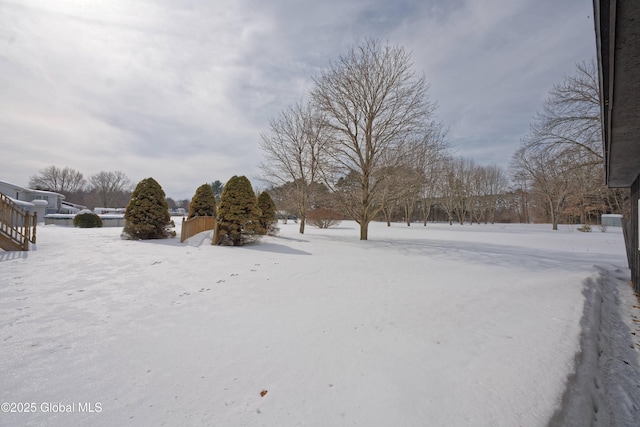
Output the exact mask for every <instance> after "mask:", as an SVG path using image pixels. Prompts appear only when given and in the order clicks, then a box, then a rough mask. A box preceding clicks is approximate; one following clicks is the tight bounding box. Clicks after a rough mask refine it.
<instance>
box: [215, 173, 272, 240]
mask: <svg viewBox="0 0 640 427" xmlns="http://www.w3.org/2000/svg"><path fill="white" fill-rule="evenodd" d="M260 213H261V212H260V209H259V208H258V201H257V199H256V195H255V193H254V192H253V188H251V182H249V180H248V179H247V178H246V177H245V176H240V177H238V176H233V177H232V178H231V179H230V180H229V181H228V182H227V183H226V184H225V186H224V191H223V192H222V196H221V197H220V206H218V212H217V215H218V224H217V228H216V231H215V234H214V241H213V243H214V244H217V245H221V244H225V245H233V246H242V245H244V244H245V243H250V242H253V241H255V240H257V239H258V238H260V234H262V233H261V227H260Z"/></svg>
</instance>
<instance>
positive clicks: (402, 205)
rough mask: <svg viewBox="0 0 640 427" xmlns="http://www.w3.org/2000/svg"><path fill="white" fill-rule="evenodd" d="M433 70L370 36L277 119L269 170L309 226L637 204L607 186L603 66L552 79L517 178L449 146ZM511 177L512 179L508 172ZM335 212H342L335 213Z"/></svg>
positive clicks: (267, 154) (537, 216) (268, 177)
mask: <svg viewBox="0 0 640 427" xmlns="http://www.w3.org/2000/svg"><path fill="white" fill-rule="evenodd" d="M428 88H429V86H428V84H427V83H426V82H425V79H424V77H421V76H417V75H416V74H415V73H414V72H413V71H412V69H411V61H410V56H409V55H408V54H407V53H406V52H405V50H404V49H403V48H402V47H398V46H389V45H382V44H381V43H380V42H379V41H377V40H366V41H365V42H364V43H362V44H361V45H359V46H356V47H352V48H351V49H350V50H348V52H347V53H346V54H345V55H343V56H340V57H339V58H338V59H337V60H336V61H335V62H333V63H331V64H330V65H329V66H328V68H327V69H326V70H324V71H322V72H321V73H320V75H319V76H317V77H315V78H313V86H312V88H311V89H310V91H309V93H308V96H307V98H306V99H307V100H306V101H304V102H303V101H299V102H297V103H295V104H294V105H293V106H289V107H287V108H285V109H284V110H282V111H281V112H280V113H279V114H277V115H276V116H275V117H273V118H272V119H271V120H270V121H269V127H268V130H267V131H266V132H265V133H263V134H262V136H261V143H260V147H261V149H262V152H263V155H264V161H263V163H261V165H260V167H261V169H262V172H263V177H264V180H265V181H266V182H268V183H270V185H271V188H270V190H269V192H270V193H271V194H272V196H273V198H274V200H275V203H276V205H277V207H278V209H279V210H280V211H285V212H288V213H294V215H296V216H297V217H298V219H299V223H300V225H299V227H300V229H299V231H300V233H304V231H305V223H306V220H307V217H308V215H309V213H310V212H312V211H314V210H318V209H324V210H330V211H332V212H334V213H335V212H337V213H338V215H342V216H343V217H346V218H350V219H353V220H355V221H356V222H357V223H358V224H360V238H361V239H363V240H366V239H367V238H368V232H367V227H368V224H369V222H370V221H372V220H384V221H386V222H387V224H390V223H391V222H392V221H404V222H406V224H407V225H411V223H413V222H416V221H420V222H422V223H423V224H424V225H426V224H427V223H428V221H430V220H440V221H447V222H449V223H450V224H453V223H454V222H456V223H460V224H464V223H465V222H468V223H487V222H491V223H493V222H496V221H501V222H549V223H551V224H552V226H553V228H554V229H557V224H558V223H559V222H570V223H578V222H579V223H596V222H598V221H599V218H600V215H601V214H602V213H619V212H622V211H624V209H625V206H627V205H628V196H627V194H626V192H625V191H623V190H611V189H607V188H606V187H605V185H604V179H603V172H604V165H603V155H602V152H603V150H602V137H601V135H602V134H601V128H600V126H601V125H600V110H599V108H600V102H599V90H598V81H597V73H596V69H595V64H594V63H593V62H592V63H580V64H578V65H577V72H576V74H575V75H574V76H569V77H565V79H564V81H563V82H562V83H561V84H558V85H556V86H554V88H553V89H552V90H551V91H550V93H549V96H548V98H547V100H546V101H545V103H544V105H543V108H542V111H541V112H539V113H538V114H537V115H536V116H535V117H534V121H533V123H532V125H531V129H530V133H529V134H528V136H527V137H526V138H524V139H523V140H522V142H521V146H520V148H519V149H518V150H517V152H516V153H515V154H514V155H513V158H512V159H511V163H510V170H509V172H510V173H509V174H507V172H505V170H504V169H502V168H500V167H498V166H496V165H495V164H492V165H479V164H476V163H475V161H474V160H472V159H468V158H461V157H456V156H453V155H452V154H451V150H450V147H449V146H448V144H447V142H446V129H445V128H444V126H443V124H442V123H440V122H438V121H437V120H436V118H435V111H436V107H437V106H436V103H435V102H432V101H431V100H430V99H429V96H428ZM509 178H511V179H509ZM333 216H334V217H335V215H333Z"/></svg>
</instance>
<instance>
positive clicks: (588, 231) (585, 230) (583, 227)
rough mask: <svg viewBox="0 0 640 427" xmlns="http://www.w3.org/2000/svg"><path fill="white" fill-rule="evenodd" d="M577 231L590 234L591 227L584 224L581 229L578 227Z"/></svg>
mask: <svg viewBox="0 0 640 427" xmlns="http://www.w3.org/2000/svg"><path fill="white" fill-rule="evenodd" d="M578 231H582V232H583V233H590V232H591V226H590V225H589V224H585V225H583V226H582V227H578Z"/></svg>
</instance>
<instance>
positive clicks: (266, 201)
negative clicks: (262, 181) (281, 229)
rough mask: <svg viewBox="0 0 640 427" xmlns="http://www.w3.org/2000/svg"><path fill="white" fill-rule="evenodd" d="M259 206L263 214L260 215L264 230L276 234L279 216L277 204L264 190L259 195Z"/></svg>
mask: <svg viewBox="0 0 640 427" xmlns="http://www.w3.org/2000/svg"><path fill="white" fill-rule="evenodd" d="M258 208H260V211H261V212H262V214H261V215H260V226H261V228H262V232H263V233H265V234H269V235H274V234H276V232H277V230H278V227H276V224H277V223H278V217H277V212H276V204H275V203H274V202H273V199H272V198H271V196H270V195H269V193H267V192H266V191H263V192H262V193H260V195H259V196H258Z"/></svg>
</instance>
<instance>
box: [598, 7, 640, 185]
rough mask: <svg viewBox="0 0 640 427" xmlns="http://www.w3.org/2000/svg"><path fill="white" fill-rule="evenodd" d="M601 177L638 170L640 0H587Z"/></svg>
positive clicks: (612, 178)
mask: <svg viewBox="0 0 640 427" xmlns="http://www.w3.org/2000/svg"><path fill="white" fill-rule="evenodd" d="M593 10H594V14H595V19H594V24H595V32H596V44H597V54H598V67H599V77H600V102H601V105H600V108H601V113H602V114H601V117H602V125H603V126H602V129H603V131H602V132H603V135H602V136H603V142H604V156H605V164H606V172H605V173H606V182H607V185H608V186H609V187H630V186H631V184H633V182H634V181H635V180H636V179H637V178H638V175H639V174H640V2H638V1H633V0H593Z"/></svg>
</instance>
